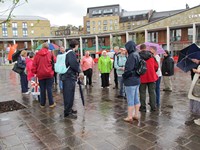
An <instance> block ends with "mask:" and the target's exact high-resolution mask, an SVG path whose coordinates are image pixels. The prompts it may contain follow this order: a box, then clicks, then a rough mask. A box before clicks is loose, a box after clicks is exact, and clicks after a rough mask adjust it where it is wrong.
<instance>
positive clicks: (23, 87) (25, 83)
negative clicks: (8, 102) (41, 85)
mask: <svg viewBox="0 0 200 150" xmlns="http://www.w3.org/2000/svg"><path fill="white" fill-rule="evenodd" d="M20 83H21V90H22V93H26V92H28V79H27V75H26V74H25V73H24V72H22V73H21V74H20Z"/></svg>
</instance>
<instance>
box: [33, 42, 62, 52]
mask: <svg viewBox="0 0 200 150" xmlns="http://www.w3.org/2000/svg"><path fill="white" fill-rule="evenodd" d="M48 45H49V50H55V49H59V46H58V45H56V44H54V43H48ZM41 48H42V44H40V45H39V46H38V47H37V48H36V50H40V49H41Z"/></svg>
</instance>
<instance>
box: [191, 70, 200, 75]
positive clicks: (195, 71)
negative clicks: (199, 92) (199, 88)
mask: <svg viewBox="0 0 200 150" xmlns="http://www.w3.org/2000/svg"><path fill="white" fill-rule="evenodd" d="M192 71H193V72H194V73H199V74H200V70H197V69H192Z"/></svg>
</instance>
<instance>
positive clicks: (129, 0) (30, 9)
mask: <svg viewBox="0 0 200 150" xmlns="http://www.w3.org/2000/svg"><path fill="white" fill-rule="evenodd" d="M10 1H11V0H10ZM21 1H23V0H21ZM186 3H187V4H188V5H189V7H190V8H191V7H194V6H197V5H200V0H28V3H25V4H23V5H21V6H19V7H17V8H16V9H15V10H14V12H13V14H14V15H35V16H41V17H45V18H47V19H49V20H50V22H51V25H59V26H61V25H67V24H72V25H75V26H79V25H82V26H83V16H85V15H86V11H87V8H88V7H96V6H104V5H112V4H120V6H121V9H125V10H128V11H136V10H149V9H153V10H156V11H157V12H158V11H168V10H176V9H185V7H186ZM8 6H9V4H8V3H6V4H2V3H0V14H1V11H2V10H5V9H7V8H8Z"/></svg>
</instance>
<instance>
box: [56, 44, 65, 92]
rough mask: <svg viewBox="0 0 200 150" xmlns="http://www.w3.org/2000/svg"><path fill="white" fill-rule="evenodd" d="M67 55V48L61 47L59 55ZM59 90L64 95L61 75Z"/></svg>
mask: <svg viewBox="0 0 200 150" xmlns="http://www.w3.org/2000/svg"><path fill="white" fill-rule="evenodd" d="M64 53H65V48H64V47H63V46H61V47H60V51H59V52H58V55H61V54H64ZM59 88H60V92H61V93H63V83H62V80H61V75H60V74H59Z"/></svg>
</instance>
